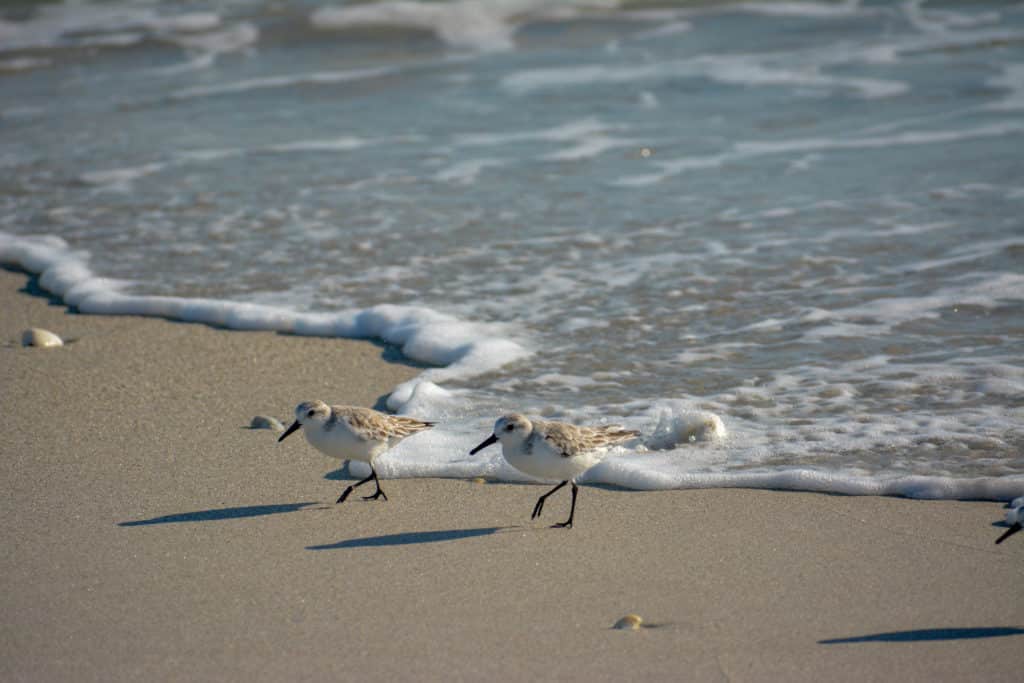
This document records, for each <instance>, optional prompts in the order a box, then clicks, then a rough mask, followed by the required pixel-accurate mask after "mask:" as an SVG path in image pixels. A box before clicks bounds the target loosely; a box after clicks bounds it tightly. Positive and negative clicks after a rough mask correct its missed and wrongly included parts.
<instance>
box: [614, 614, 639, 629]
mask: <svg viewBox="0 0 1024 683" xmlns="http://www.w3.org/2000/svg"><path fill="white" fill-rule="evenodd" d="M643 623H644V620H643V617H641V616H640V615H639V614H627V615H626V616H624V617H622V618H621V619H619V620H618V621H616V622H615V625H614V626H612V628H615V629H619V630H620V631H636V630H638V629H639V628H640V625H641V624H643Z"/></svg>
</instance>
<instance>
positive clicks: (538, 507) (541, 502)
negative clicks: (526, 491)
mask: <svg viewBox="0 0 1024 683" xmlns="http://www.w3.org/2000/svg"><path fill="white" fill-rule="evenodd" d="M568 483H569V482H568V481H563V482H562V483H561V484H559V485H558V486H556V487H555V488H553V489H551V490H550V491H548V492H547V493H545V494H544V495H543V496H541V497H540V498H538V499H537V504H536V505H534V506H533V514H532V515H530V519H537V518H538V517H540V511H541V510H543V509H544V501H545V500H547V497H548V496H550V495H551V494H552V493H554V492H555V491H557V490H558V489H560V488H562V487H563V486H565V485H566V484H568Z"/></svg>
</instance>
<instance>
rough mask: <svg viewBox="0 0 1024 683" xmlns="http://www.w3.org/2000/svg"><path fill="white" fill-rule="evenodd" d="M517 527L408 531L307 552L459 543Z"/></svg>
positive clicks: (331, 545)
mask: <svg viewBox="0 0 1024 683" xmlns="http://www.w3.org/2000/svg"><path fill="white" fill-rule="evenodd" d="M514 528H515V527H502V526H487V527H479V528H477V529H445V530H442V531H407V532H405V533H401V534H386V535H384V536H367V537H365V538H350V539H347V540H344V541H338V542H337V543H328V544H325V545H310V546H306V550H343V549H345V548H384V547H389V546H398V545H414V544H417V543H440V542H441V541H459V540H462V539H464V538H474V537H476V536H489V535H491V534H495V533H498V532H500V531H504V530H512V529H514Z"/></svg>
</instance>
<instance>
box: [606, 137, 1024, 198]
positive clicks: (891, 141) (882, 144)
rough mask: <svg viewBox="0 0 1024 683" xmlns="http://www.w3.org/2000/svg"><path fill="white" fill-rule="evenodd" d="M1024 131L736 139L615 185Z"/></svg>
mask: <svg viewBox="0 0 1024 683" xmlns="http://www.w3.org/2000/svg"><path fill="white" fill-rule="evenodd" d="M1022 132H1024V123H1022V122H1020V121H998V122H995V123H990V124H984V125H980V126H977V127H975V128H965V129H959V130H928V131H906V132H903V133H895V134H892V135H880V136H861V137H850V138H796V139H792V140H773V141H749V142H736V143H733V145H732V146H731V149H729V150H728V151H726V152H723V153H720V154H714V155H708V156H695V157H684V158H681V159H664V160H657V161H655V162H653V163H654V165H655V166H656V167H659V168H660V169H661V170H660V171H657V172H654V173H644V174H635V175H629V176H622V177H620V178H618V179H616V180H614V181H613V182H612V184H613V185H619V186H622V187H639V186H643V185H652V184H655V183H658V182H661V181H663V180H665V179H666V178H670V177H673V176H677V175H679V174H682V173H685V172H687V171H696V170H705V169H709V168H719V167H721V166H723V165H724V164H727V163H730V162H734V161H741V160H743V159H751V158H754V157H759V156H766V155H773V154H794V153H820V152H827V151H832V150H864V149H889V148H891V147H899V146H905V145H932V144H939V143H950V142H962V141H969V140H975V139H979V138H988V137H1003V136H1010V135H1019V134H1020V133H1022Z"/></svg>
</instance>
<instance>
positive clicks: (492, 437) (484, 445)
mask: <svg viewBox="0 0 1024 683" xmlns="http://www.w3.org/2000/svg"><path fill="white" fill-rule="evenodd" d="M492 443H498V437H496V436H495V435H494V434H491V435H490V436H489V437H487V438H486V439H485V440H484V442H483V443H482V444H480V445H479V446H477V447H476V448H474V449H473V450H471V451H470V452H469V454H470V455H476V452H477V451H482V450H483V449H485V448H487V447H488V446H490V445H491V444H492Z"/></svg>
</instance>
